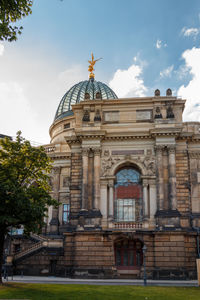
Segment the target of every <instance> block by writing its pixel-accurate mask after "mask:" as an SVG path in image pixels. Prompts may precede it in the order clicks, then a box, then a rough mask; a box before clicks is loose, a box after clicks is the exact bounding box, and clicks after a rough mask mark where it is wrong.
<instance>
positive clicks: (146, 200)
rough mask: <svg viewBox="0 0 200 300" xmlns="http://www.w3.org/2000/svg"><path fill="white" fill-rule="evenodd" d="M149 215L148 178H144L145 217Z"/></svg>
mask: <svg viewBox="0 0 200 300" xmlns="http://www.w3.org/2000/svg"><path fill="white" fill-rule="evenodd" d="M148 216H149V211H148V183H147V180H145V179H143V217H144V218H145V219H146V218H148Z"/></svg>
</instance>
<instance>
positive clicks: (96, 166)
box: [94, 148, 101, 209]
mask: <svg viewBox="0 0 200 300" xmlns="http://www.w3.org/2000/svg"><path fill="white" fill-rule="evenodd" d="M100 154H101V150H100V148H95V149H94V209H99V206H100V165H101V161H100Z"/></svg>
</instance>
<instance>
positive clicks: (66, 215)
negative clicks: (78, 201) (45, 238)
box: [63, 204, 70, 224]
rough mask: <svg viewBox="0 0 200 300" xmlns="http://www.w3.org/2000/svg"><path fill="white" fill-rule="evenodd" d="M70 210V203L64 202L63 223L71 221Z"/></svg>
mask: <svg viewBox="0 0 200 300" xmlns="http://www.w3.org/2000/svg"><path fill="white" fill-rule="evenodd" d="M69 212H70V205H69V204H63V223H64V224H67V223H68V222H69Z"/></svg>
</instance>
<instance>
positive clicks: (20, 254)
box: [14, 241, 44, 260]
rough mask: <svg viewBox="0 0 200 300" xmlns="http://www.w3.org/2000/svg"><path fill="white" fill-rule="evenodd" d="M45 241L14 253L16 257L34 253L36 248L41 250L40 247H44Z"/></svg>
mask: <svg viewBox="0 0 200 300" xmlns="http://www.w3.org/2000/svg"><path fill="white" fill-rule="evenodd" d="M43 244H44V242H43V241H42V242H39V243H36V244H35V245H33V246H31V247H30V248H28V249H26V250H24V251H21V252H19V253H17V254H15V255H14V259H15V260H16V259H19V258H21V257H23V256H25V255H27V254H29V253H32V252H35V251H36V250H39V249H40V248H42V247H44V245H43Z"/></svg>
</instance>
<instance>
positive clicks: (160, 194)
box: [156, 146, 164, 210]
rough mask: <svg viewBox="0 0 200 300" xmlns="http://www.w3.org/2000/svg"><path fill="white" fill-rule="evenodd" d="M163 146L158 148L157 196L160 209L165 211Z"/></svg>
mask: <svg viewBox="0 0 200 300" xmlns="http://www.w3.org/2000/svg"><path fill="white" fill-rule="evenodd" d="M162 152H163V146H156V158H157V181H158V186H157V196H158V206H159V207H158V209H159V210H163V209H164V183H163V155H162Z"/></svg>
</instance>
